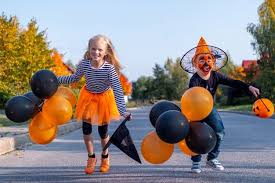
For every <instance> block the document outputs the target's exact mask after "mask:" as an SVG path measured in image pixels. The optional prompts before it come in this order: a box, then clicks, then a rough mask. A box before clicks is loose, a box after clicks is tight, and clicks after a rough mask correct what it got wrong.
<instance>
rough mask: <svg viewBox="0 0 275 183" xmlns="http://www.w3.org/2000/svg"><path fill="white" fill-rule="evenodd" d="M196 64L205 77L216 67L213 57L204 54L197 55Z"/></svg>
mask: <svg viewBox="0 0 275 183" xmlns="http://www.w3.org/2000/svg"><path fill="white" fill-rule="evenodd" d="M195 63H196V67H197V68H198V69H199V71H201V72H202V73H203V74H204V75H207V74H208V73H209V72H210V71H211V70H212V68H213V67H214V63H215V61H214V57H213V55H211V54H209V53H204V54H199V55H197V57H196V60H195Z"/></svg>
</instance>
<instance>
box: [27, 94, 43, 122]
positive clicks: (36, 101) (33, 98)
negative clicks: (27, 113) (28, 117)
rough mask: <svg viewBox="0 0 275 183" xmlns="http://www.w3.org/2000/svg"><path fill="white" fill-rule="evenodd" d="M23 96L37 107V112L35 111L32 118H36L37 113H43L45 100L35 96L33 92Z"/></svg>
mask: <svg viewBox="0 0 275 183" xmlns="http://www.w3.org/2000/svg"><path fill="white" fill-rule="evenodd" d="M23 96H25V97H27V98H29V99H30V100H31V101H32V102H33V103H34V104H35V105H36V111H34V113H33V116H32V117H34V116H35V115H36V114H37V113H39V111H41V108H42V104H43V102H44V100H42V99H40V98H38V97H37V96H35V95H34V94H33V92H28V93H25V94H24V95H23Z"/></svg>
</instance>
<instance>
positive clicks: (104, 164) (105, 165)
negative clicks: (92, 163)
mask: <svg viewBox="0 0 275 183" xmlns="http://www.w3.org/2000/svg"><path fill="white" fill-rule="evenodd" d="M109 169H110V159H109V156H108V157H107V158H101V165H100V172H102V173H107V172H108V171H109Z"/></svg>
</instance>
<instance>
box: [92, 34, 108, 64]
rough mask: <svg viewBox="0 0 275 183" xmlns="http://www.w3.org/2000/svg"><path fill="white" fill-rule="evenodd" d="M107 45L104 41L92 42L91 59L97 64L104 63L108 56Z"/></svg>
mask: <svg viewBox="0 0 275 183" xmlns="http://www.w3.org/2000/svg"><path fill="white" fill-rule="evenodd" d="M106 49H107V43H106V41H104V40H102V39H98V40H94V41H92V43H91V45H90V49H89V53H90V56H91V59H92V60H93V61H96V62H101V61H103V58H104V56H105V55H106Z"/></svg>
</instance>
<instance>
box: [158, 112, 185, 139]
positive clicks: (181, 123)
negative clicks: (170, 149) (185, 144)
mask: <svg viewBox="0 0 275 183" xmlns="http://www.w3.org/2000/svg"><path fill="white" fill-rule="evenodd" d="M188 131H189V123H188V120H187V118H186V117H185V116H184V115H183V114H182V113H181V112H180V111H176V110H170V111H166V112H164V113H163V114H161V115H160V116H159V117H158V119H157V123H156V132H157V134H158V136H159V138H160V139H161V140H163V141H164V142H167V143H170V144H174V143H178V142H179V141H181V140H183V139H184V138H185V137H186V135H187V133H188Z"/></svg>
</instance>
